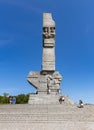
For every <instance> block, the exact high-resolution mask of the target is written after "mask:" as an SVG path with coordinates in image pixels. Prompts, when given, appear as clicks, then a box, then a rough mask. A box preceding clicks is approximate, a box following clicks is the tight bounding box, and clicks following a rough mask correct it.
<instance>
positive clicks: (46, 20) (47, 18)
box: [43, 13, 55, 27]
mask: <svg viewBox="0 0 94 130" xmlns="http://www.w3.org/2000/svg"><path fill="white" fill-rule="evenodd" d="M49 26H51V27H55V22H54V20H53V19H52V15H51V13H43V27H49Z"/></svg>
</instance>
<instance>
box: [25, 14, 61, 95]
mask: <svg viewBox="0 0 94 130" xmlns="http://www.w3.org/2000/svg"><path fill="white" fill-rule="evenodd" d="M42 35H43V54H42V70H41V71H40V72H30V73H29V75H28V77H27V81H28V82H29V83H30V84H31V85H32V86H33V87H35V88H36V89H37V91H38V94H47V92H48V90H51V93H52V94H56V92H58V90H59V89H60V83H61V80H62V76H61V74H60V73H59V72H57V71H55V22H54V20H53V19H52V15H51V13H44V14H43V34H42Z"/></svg>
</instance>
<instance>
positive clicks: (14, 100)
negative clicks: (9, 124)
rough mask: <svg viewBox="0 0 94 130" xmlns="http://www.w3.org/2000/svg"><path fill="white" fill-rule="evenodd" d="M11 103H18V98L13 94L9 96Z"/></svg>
mask: <svg viewBox="0 0 94 130" xmlns="http://www.w3.org/2000/svg"><path fill="white" fill-rule="evenodd" d="M9 103H10V104H15V103H16V98H15V97H13V96H9Z"/></svg>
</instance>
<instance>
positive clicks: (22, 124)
mask: <svg viewBox="0 0 94 130" xmlns="http://www.w3.org/2000/svg"><path fill="white" fill-rule="evenodd" d="M37 129H38V130H94V105H85V106H84V108H77V106H76V105H68V104H66V103H65V102H63V104H56V105H55V104H50V105H47V104H44V105H42V104H41V105H38V104H37V105H27V104H26V105H0V130H37Z"/></svg>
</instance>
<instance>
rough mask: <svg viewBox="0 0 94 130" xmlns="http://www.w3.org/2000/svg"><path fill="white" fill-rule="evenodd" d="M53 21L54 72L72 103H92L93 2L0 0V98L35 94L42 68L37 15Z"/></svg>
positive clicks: (82, 0) (80, 0)
mask: <svg viewBox="0 0 94 130" xmlns="http://www.w3.org/2000/svg"><path fill="white" fill-rule="evenodd" d="M43 12H50V13H52V15H53V19H54V20H55V22H56V70H57V71H59V72H60V73H61V74H62V75H63V81H62V84H61V89H62V91H63V94H66V95H69V96H70V98H71V99H72V100H73V101H74V102H78V101H79V99H82V100H83V101H84V102H85V103H94V0H54V1H51V0H0V95H2V94H3V93H4V92H7V93H9V94H10V95H17V94H20V93H25V94H26V93H31V92H33V91H35V90H34V89H33V87H31V85H29V83H28V82H27V81H26V77H27V75H28V73H29V71H40V70H41V63H42V15H43Z"/></svg>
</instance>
